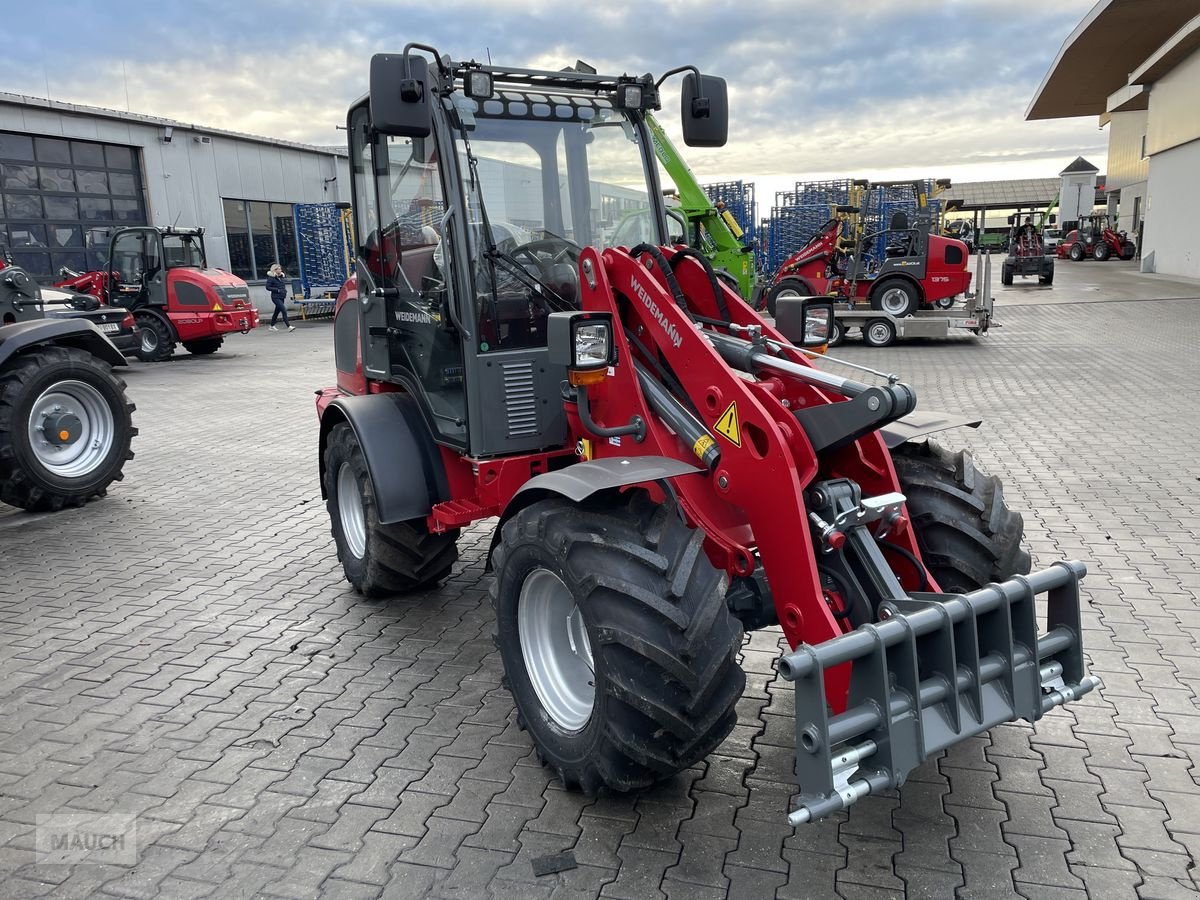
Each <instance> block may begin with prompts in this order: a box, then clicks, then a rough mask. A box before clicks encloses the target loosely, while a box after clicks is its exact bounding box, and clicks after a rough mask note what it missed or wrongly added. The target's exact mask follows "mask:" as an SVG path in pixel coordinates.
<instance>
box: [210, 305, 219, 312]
mask: <svg viewBox="0 0 1200 900" xmlns="http://www.w3.org/2000/svg"><path fill="white" fill-rule="evenodd" d="M212 311H213V312H220V311H221V304H220V303H214V304H213V308H212Z"/></svg>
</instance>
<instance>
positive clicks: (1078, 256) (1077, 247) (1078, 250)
mask: <svg viewBox="0 0 1200 900" xmlns="http://www.w3.org/2000/svg"><path fill="white" fill-rule="evenodd" d="M1068 255H1069V256H1070V257H1071V259H1072V261H1074V262H1082V261H1083V257H1084V253H1083V245H1082V244H1072V245H1071V251H1070V253H1069V254H1068Z"/></svg>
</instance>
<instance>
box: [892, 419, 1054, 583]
mask: <svg viewBox="0 0 1200 900" xmlns="http://www.w3.org/2000/svg"><path fill="white" fill-rule="evenodd" d="M892 462H893V463H894V464H895V466H896V474H897V476H898V477H899V480H900V491H901V493H903V494H904V496H905V497H906V498H907V507H908V515H909V518H910V520H911V525H912V529H913V533H914V534H915V535H916V539H917V547H918V548H919V549H920V551H921V558H922V559H923V560H924V562H925V566H926V568H928V569H929V572H930V574H932V575H933V577H934V580H936V581H937V583H938V586H939V587H941V589H942V590H943V591H946V592H947V593H956V594H961V593H964V592H966V591H973V590H976V589H978V588H981V587H983V586H984V585H986V584H989V583H990V582H993V581H1003V580H1004V579H1006V578H1012V577H1013V576H1014V575H1027V574H1028V573H1029V566H1030V559H1029V553H1028V552H1027V551H1026V550H1025V549H1024V548H1023V547H1022V546H1021V539H1022V536H1023V535H1024V530H1025V523H1024V521H1023V520H1022V518H1021V515H1020V513H1016V512H1013V511H1012V510H1011V509H1009V508H1008V506H1007V504H1005V502H1004V492H1003V490H1002V488H1001V485H1000V479H999V478H997V477H996V476H994V475H988V474H987V473H985V472H984V471H982V470H981V469H979V468H977V467H976V465H975V460H974V458H973V457H972V456H971V454H970V453H968V452H967V451H965V450H960V451H958V452H957V453H955V452H953V451H951V450H947V449H945V448H944V447H941V446H939V445H938V444H935V443H934V442H933V441H926V442H924V443H906V444H901V445H900V446H899V447H897V448H896V449H894V450H893V451H892Z"/></svg>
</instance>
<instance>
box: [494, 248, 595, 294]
mask: <svg viewBox="0 0 1200 900" xmlns="http://www.w3.org/2000/svg"><path fill="white" fill-rule="evenodd" d="M582 252H583V248H582V247H580V246H579V245H578V244H576V243H575V242H574V241H569V240H567V239H566V238H560V237H553V238H541V239H540V240H536V241H530V242H529V243H527V244H522V245H521V246H519V247H517V248H516V249H514V250H512V251H511V252H510V253H509V255H510V256H511V257H512V258H513V259H515V260H518V261H521V260H525V261H528V262H530V263H532V264H533V265H534V266H536V267H537V270H538V276H539V280H540V281H542V282H543V283H544V284H546V285H547V286H548V287H550V288H552V289H554V290H555V291H556V292H557V293H558V294H559V295H560V296H562V298H563V299H564V300H566V301H568V302H570V303H572V304H574V303H576V302H578V300H579V255H580V254H581V253H582ZM561 288H567V293H569V294H570V296H567V293H564V292H563V290H561Z"/></svg>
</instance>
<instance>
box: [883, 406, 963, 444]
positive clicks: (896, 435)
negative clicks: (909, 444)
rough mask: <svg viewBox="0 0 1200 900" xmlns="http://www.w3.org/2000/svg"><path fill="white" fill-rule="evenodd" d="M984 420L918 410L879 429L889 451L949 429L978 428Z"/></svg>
mask: <svg viewBox="0 0 1200 900" xmlns="http://www.w3.org/2000/svg"><path fill="white" fill-rule="evenodd" d="M982 424H983V419H981V418H979V417H978V416H960V415H955V414H953V413H944V412H937V411H936V410H926V409H918V410H916V411H915V412H911V413H909V414H908V415H907V416H905V417H904V418H902V419H897V420H896V421H895V422H889V423H888V424H886V425H884V426H883V427H882V428H880V429H879V433H880V434H881V435H883V442H884V443H885V444H887V447H888V449H889V450H892V449H895V448H896V447H899V446H900V445H901V444H903V443H904V442H905V441H911V440H913V439H914V438H919V437H924V436H925V435H927V434H934V433H935V432H938V431H945V430H947V429H948V428H978V427H979V426H980V425H982Z"/></svg>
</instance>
